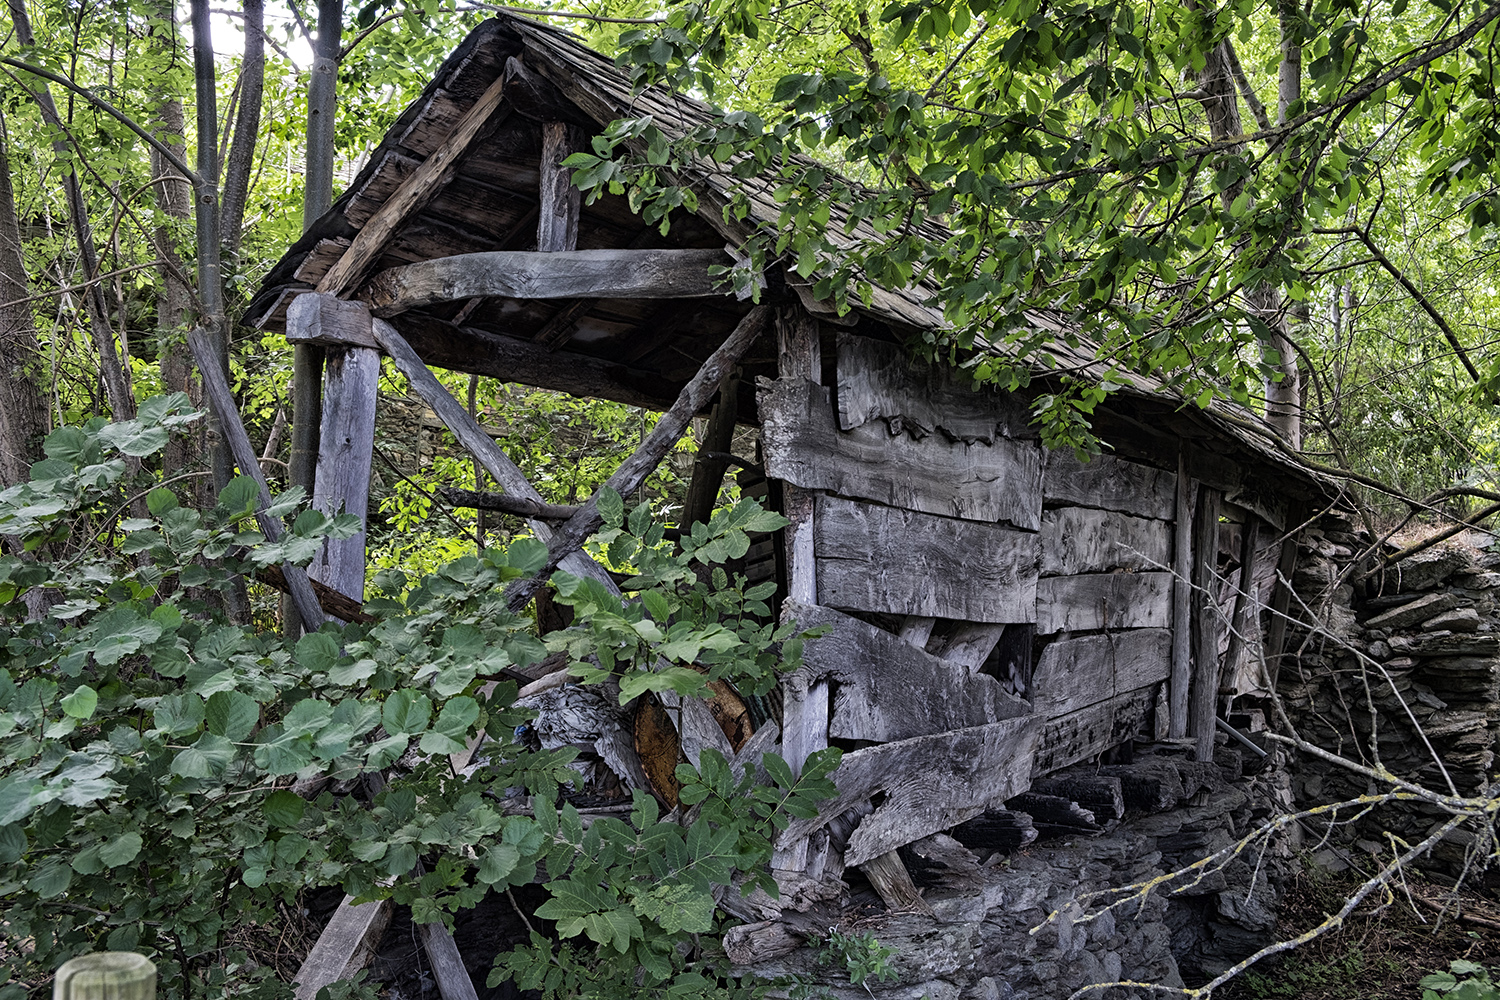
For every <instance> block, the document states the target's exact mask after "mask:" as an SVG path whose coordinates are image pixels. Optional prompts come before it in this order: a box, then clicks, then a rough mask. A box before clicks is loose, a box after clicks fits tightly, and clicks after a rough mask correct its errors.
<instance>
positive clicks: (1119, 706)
mask: <svg viewBox="0 0 1500 1000" xmlns="http://www.w3.org/2000/svg"><path fill="white" fill-rule="evenodd" d="M1155 704H1156V687H1155V685H1152V686H1151V687H1145V688H1141V689H1140V690H1138V691H1129V692H1126V693H1125V694H1119V695H1115V696H1114V697H1113V698H1111V699H1110V700H1108V701H1101V702H1099V703H1098V704H1097V705H1090V706H1089V707H1087V708H1082V709H1079V710H1078V711H1076V712H1073V713H1071V714H1069V715H1064V716H1062V717H1061V718H1055V719H1052V720H1051V721H1049V722H1047V723H1046V725H1045V726H1044V727H1043V728H1042V734H1041V737H1040V738H1039V739H1038V740H1037V752H1036V756H1035V759H1034V760H1033V762H1032V769H1031V775H1032V777H1034V778H1040V777H1042V776H1043V775H1046V774H1050V773H1051V772H1053V771H1057V770H1061V769H1062V768H1064V767H1067V766H1068V765H1069V764H1076V763H1078V762H1079V761H1081V760H1087V759H1089V758H1091V757H1097V756H1098V755H1099V754H1101V753H1103V752H1104V751H1106V750H1108V749H1109V748H1110V747H1113V746H1117V745H1118V744H1120V743H1123V742H1124V741H1125V740H1127V739H1130V738H1131V737H1132V736H1134V735H1135V734H1136V733H1137V732H1138V731H1139V729H1140V727H1141V725H1142V723H1144V722H1145V720H1146V718H1147V717H1148V716H1149V715H1150V714H1151V710H1152V708H1153V706H1154V705H1155Z"/></svg>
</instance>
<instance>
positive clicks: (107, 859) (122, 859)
mask: <svg viewBox="0 0 1500 1000" xmlns="http://www.w3.org/2000/svg"><path fill="white" fill-rule="evenodd" d="M142 843H143V841H142V840H141V835H140V834H139V833H136V832H134V831H131V832H130V833H122V834H120V835H119V836H118V837H115V838H114V839H113V840H111V841H109V842H108V843H106V844H105V845H104V846H103V847H101V848H99V860H100V861H102V862H104V863H105V864H106V865H108V866H109V867H111V868H118V867H120V866H121V865H128V864H130V862H132V861H134V860H135V859H136V856H137V855H138V854H140V853H141V844H142Z"/></svg>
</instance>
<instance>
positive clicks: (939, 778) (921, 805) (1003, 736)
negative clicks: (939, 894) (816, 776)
mask: <svg viewBox="0 0 1500 1000" xmlns="http://www.w3.org/2000/svg"><path fill="white" fill-rule="evenodd" d="M1040 729H1041V725H1040V720H1039V719H1038V718H1037V717H1036V716H1027V717H1024V718H1019V719H1007V720H1005V721H1003V722H995V723H991V724H990V725H987V726H976V727H973V728H970V729H959V730H955V731H952V732H947V733H938V734H936V735H933V736H919V737H917V738H916V739H910V740H902V741H900V742H898V743H885V744H882V745H880V746H873V747H866V748H864V749H863V750H855V751H854V752H852V753H848V754H845V755H844V759H843V761H842V762H840V764H839V766H838V768H837V769H836V770H835V771H834V772H833V774H832V776H831V777H832V778H833V780H834V783H835V784H836V785H837V786H838V790H839V792H838V795H837V796H835V797H834V798H833V799H831V800H828V801H826V802H824V803H822V805H821V807H820V808H819V811H818V815H817V816H815V817H812V818H807V819H803V818H798V819H794V820H792V822H791V824H790V825H789V826H788V827H787V828H786V829H785V830H784V831H782V834H781V836H780V837H779V838H778V840H777V843H778V844H779V845H787V844H793V843H796V842H797V841H799V840H802V839H804V838H806V837H807V836H808V835H810V834H811V833H812V832H813V831H815V830H818V829H820V828H821V827H823V826H825V825H826V824H827V823H828V822H829V821H830V820H832V819H834V818H836V817H838V816H840V815H842V814H843V813H844V812H845V811H847V810H848V809H849V808H851V807H852V806H855V805H857V804H858V803H860V802H863V801H864V800H866V799H869V798H871V797H872V796H875V795H877V794H880V793H884V795H885V799H884V801H882V802H881V804H880V805H879V806H877V807H876V808H875V810H874V811H873V812H871V813H870V814H869V815H868V816H866V817H865V818H864V819H863V820H861V821H860V824H859V827H858V828H857V829H856V830H855V831H854V833H853V835H852V836H851V837H850V838H849V846H848V848H847V849H846V850H845V854H844V863H845V864H846V865H859V864H863V863H864V862H866V861H869V860H870V859H871V858H875V857H879V856H880V855H882V854H885V853H886V852H887V851H893V850H895V849H896V848H898V847H902V846H904V845H906V844H910V843H911V842H913V841H915V840H920V839H921V838H922V837H926V836H928V835H930V834H934V833H939V832H941V831H943V830H948V829H951V828H952V827H954V826H957V825H958V824H959V823H962V822H963V821H964V820H967V819H972V818H973V817H975V816H978V815H979V814H980V813H982V812H984V811H985V810H986V809H988V808H991V807H992V806H998V805H1000V804H1001V803H1003V802H1004V801H1005V800H1006V799H1009V798H1012V797H1014V796H1016V795H1019V794H1020V793H1021V792H1023V791H1025V790H1026V789H1027V788H1028V787H1029V786H1030V781H1031V774H1032V771H1033V757H1034V756H1035V753H1036V747H1037V745H1038V741H1037V736H1038V733H1039V731H1040Z"/></svg>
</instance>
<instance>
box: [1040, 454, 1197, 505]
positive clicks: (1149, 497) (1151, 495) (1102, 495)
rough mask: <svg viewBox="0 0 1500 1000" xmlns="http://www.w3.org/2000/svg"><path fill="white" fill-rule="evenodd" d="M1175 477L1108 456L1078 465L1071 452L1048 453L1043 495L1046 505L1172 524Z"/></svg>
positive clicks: (1098, 456)
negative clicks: (1096, 508)
mask: <svg viewBox="0 0 1500 1000" xmlns="http://www.w3.org/2000/svg"><path fill="white" fill-rule="evenodd" d="M1176 481H1177V477H1176V475H1175V474H1174V473H1171V472H1166V471H1164V470H1162V469H1155V468H1152V467H1151V466H1149V465H1141V464H1140V463H1139V462H1130V461H1127V460H1125V459H1123V458H1114V457H1113V456H1110V455H1096V456H1094V457H1093V458H1092V459H1090V460H1089V461H1087V462H1080V461H1079V460H1078V458H1077V456H1075V455H1074V454H1073V453H1072V452H1071V451H1066V450H1061V451H1049V452H1047V462H1046V467H1045V469H1044V470H1043V472H1042V495H1043V497H1045V498H1046V500H1047V501H1048V502H1049V503H1063V504H1071V505H1073V506H1077V507H1098V508H1102V509H1104V510H1117V511H1120V512H1122V513H1125V514H1136V515H1139V516H1141V517H1154V518H1158V519H1160V520H1164V521H1167V520H1171V518H1172V514H1173V510H1174V497H1175V490H1176V487H1177V482H1176Z"/></svg>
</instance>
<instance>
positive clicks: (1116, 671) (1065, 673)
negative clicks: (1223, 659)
mask: <svg viewBox="0 0 1500 1000" xmlns="http://www.w3.org/2000/svg"><path fill="white" fill-rule="evenodd" d="M1171 642H1172V635H1171V633H1170V632H1169V631H1168V630H1166V629H1161V628H1150V629H1132V630H1130V631H1126V632H1115V633H1109V634H1106V635H1084V636H1077V637H1075V638H1071V639H1058V640H1056V641H1055V642H1052V643H1049V644H1048V645H1047V647H1046V648H1045V649H1043V650H1042V655H1041V658H1040V659H1039V660H1038V661H1037V665H1036V672H1035V674H1034V675H1033V677H1032V680H1031V702H1032V705H1033V706H1034V707H1035V709H1036V711H1037V712H1038V713H1039V714H1042V715H1045V716H1047V717H1048V718H1057V717H1060V716H1063V715H1067V714H1069V713H1071V712H1075V711H1077V710H1079V709H1081V708H1084V707H1086V706H1088V705H1092V704H1095V703H1097V702H1101V701H1107V700H1109V699H1111V698H1113V697H1114V696H1115V695H1117V694H1120V693H1122V692H1128V691H1134V690H1136V689H1138V688H1142V687H1145V686H1146V685H1148V684H1156V683H1159V682H1160V681H1164V680H1166V679H1167V677H1168V675H1169V674H1170V673H1171V667H1172V660H1171Z"/></svg>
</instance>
